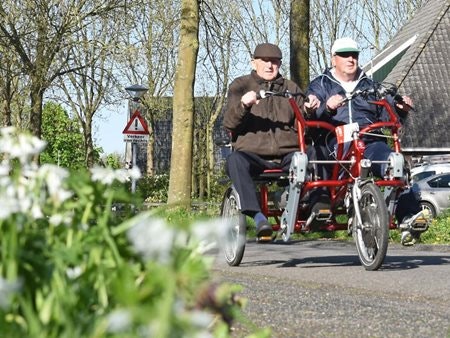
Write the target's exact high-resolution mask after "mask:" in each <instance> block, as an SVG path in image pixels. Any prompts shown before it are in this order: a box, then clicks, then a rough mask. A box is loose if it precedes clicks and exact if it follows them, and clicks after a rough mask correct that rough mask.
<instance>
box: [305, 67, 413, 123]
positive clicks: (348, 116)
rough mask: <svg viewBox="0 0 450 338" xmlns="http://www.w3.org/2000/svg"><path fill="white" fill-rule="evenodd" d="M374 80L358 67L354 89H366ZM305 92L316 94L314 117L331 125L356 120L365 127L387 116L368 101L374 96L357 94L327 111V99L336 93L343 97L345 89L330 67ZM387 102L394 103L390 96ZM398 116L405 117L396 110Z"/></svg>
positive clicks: (378, 107)
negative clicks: (317, 104)
mask: <svg viewBox="0 0 450 338" xmlns="http://www.w3.org/2000/svg"><path fill="white" fill-rule="evenodd" d="M373 84H374V82H373V81H372V79H370V78H368V77H367V76H366V74H365V73H364V72H363V71H362V70H361V69H359V73H358V80H357V85H356V87H355V90H358V89H367V88H368V87H373ZM306 94H307V95H309V94H313V95H316V96H317V98H318V99H319V100H320V102H321V104H320V107H319V109H317V111H316V118H317V119H319V120H323V121H327V122H330V123H332V124H333V125H336V126H337V125H342V124H347V123H350V122H357V123H358V124H359V126H360V128H362V127H365V126H367V125H369V124H371V123H373V122H377V121H386V120H387V119H388V118H389V116H388V114H387V112H386V111H385V110H384V109H383V108H381V107H380V106H376V105H374V104H371V103H369V102H368V100H369V101H370V100H374V99H375V97H374V96H372V97H370V96H369V97H368V98H364V97H362V96H357V97H355V98H354V99H352V100H351V101H349V102H347V103H346V104H345V105H343V106H341V107H339V108H338V109H337V111H335V112H329V111H327V107H326V102H327V100H328V99H329V98H330V97H331V96H333V95H336V94H339V95H342V96H343V97H345V96H346V95H345V94H346V93H345V89H344V88H343V87H342V86H341V84H340V83H339V81H337V80H336V79H335V78H334V77H333V75H332V74H331V72H330V69H326V70H325V71H324V73H323V74H322V75H319V76H318V77H316V78H315V79H314V80H313V81H311V83H310V84H309V86H308V89H307V91H306ZM387 99H388V101H389V103H390V104H391V105H394V100H393V98H392V97H387ZM397 113H398V114H399V116H400V118H405V117H406V113H405V112H402V111H397Z"/></svg>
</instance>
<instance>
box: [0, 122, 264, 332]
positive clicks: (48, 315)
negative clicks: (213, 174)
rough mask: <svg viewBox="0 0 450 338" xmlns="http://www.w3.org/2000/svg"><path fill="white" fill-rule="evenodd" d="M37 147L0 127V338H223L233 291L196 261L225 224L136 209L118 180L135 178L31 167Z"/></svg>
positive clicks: (206, 263)
mask: <svg viewBox="0 0 450 338" xmlns="http://www.w3.org/2000/svg"><path fill="white" fill-rule="evenodd" d="M42 147H43V144H42V143H41V142H40V141H38V140H36V139H34V138H32V137H31V136H30V137H22V136H17V135H15V134H14V133H13V132H9V134H8V133H3V131H2V134H1V138H0V150H1V153H2V156H3V162H2V164H1V168H0V169H1V170H0V178H1V179H0V202H1V204H2V208H1V210H0V233H1V234H2V235H1V236H0V327H1V335H2V336H5V337H12V338H15V337H32V338H34V337H36V338H37V337H39V338H40V337H49V338H52V337H58V338H59V337H63V338H65V337H67V338H69V337H70V338H74V337H75V338H76V337H130V338H133V337H142V336H149V337H194V336H211V335H213V336H216V337H229V334H230V332H229V325H230V324H231V322H232V320H234V319H239V318H241V316H242V314H241V310H240V309H241V306H242V303H241V302H240V301H239V298H238V297H236V293H237V292H239V290H240V288H239V287H238V286H235V285H227V284H223V285H217V284H214V283H211V282H210V281H209V276H210V266H211V263H212V258H211V257H209V258H208V256H206V255H204V253H205V251H206V250H208V249H209V248H210V245H211V243H215V242H219V239H220V238H221V236H220V235H219V234H218V233H216V232H217V231H218V230H220V229H223V228H224V227H223V224H222V223H217V222H222V221H221V220H214V219H208V220H205V219H204V218H203V217H197V218H195V219H196V221H194V218H193V216H192V215H191V214H189V212H188V211H187V210H184V209H178V210H172V211H169V210H155V211H147V212H142V213H136V210H138V209H139V205H137V204H135V203H136V201H135V200H133V196H131V195H130V193H129V191H127V190H128V189H126V187H125V185H124V183H125V182H126V181H127V180H128V179H130V178H133V179H137V178H138V176H137V174H136V172H135V171H133V170H129V171H128V170H125V169H123V170H117V171H113V170H111V169H108V168H93V169H91V170H90V172H87V171H84V170H78V171H75V172H73V173H69V172H68V171H67V170H66V169H63V168H61V167H57V166H54V165H48V164H46V165H42V166H41V167H38V166H36V165H35V164H34V163H33V162H32V161H31V159H32V158H33V157H34V156H35V155H37V153H38V152H39V151H40V150H41V149H42ZM114 182H120V183H122V186H121V187H120V186H119V185H113V184H112V183H114ZM119 204H120V205H122V206H124V207H123V208H122V209H121V211H122V212H121V213H120V214H119V213H117V212H114V209H115V205H119ZM133 204H134V207H133ZM199 218H201V219H202V222H198V221H197V220H198V219H199ZM266 336H267V335H266ZM260 337H262V336H261V335H260Z"/></svg>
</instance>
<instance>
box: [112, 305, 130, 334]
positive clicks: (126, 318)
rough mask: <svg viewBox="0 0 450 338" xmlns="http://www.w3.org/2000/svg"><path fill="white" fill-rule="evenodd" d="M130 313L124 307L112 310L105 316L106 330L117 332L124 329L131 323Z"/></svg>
mask: <svg viewBox="0 0 450 338" xmlns="http://www.w3.org/2000/svg"><path fill="white" fill-rule="evenodd" d="M131 319H132V317H131V313H130V311H128V310H125V309H119V310H114V311H113V312H111V313H110V314H109V315H108V317H107V329H106V330H107V331H108V332H110V333H117V332H122V331H125V330H126V329H127V328H128V327H129V326H130V324H131Z"/></svg>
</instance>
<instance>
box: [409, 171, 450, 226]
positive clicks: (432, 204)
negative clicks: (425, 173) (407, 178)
mask: <svg viewBox="0 0 450 338" xmlns="http://www.w3.org/2000/svg"><path fill="white" fill-rule="evenodd" d="M411 189H412V191H413V192H414V193H415V195H416V197H417V198H418V199H419V201H420V204H421V206H422V207H423V208H425V209H428V210H429V211H430V216H431V217H432V218H435V217H436V216H437V215H439V214H440V213H442V212H444V211H445V210H447V209H448V208H450V173H445V174H438V175H433V176H429V177H426V178H423V179H421V180H419V181H415V182H414V184H413V185H412V186H411Z"/></svg>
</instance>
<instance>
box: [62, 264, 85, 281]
mask: <svg viewBox="0 0 450 338" xmlns="http://www.w3.org/2000/svg"><path fill="white" fill-rule="evenodd" d="M82 273H83V269H82V268H81V266H75V267H73V268H67V269H66V275H67V277H68V278H69V279H76V278H78V277H80V276H81V274H82Z"/></svg>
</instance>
